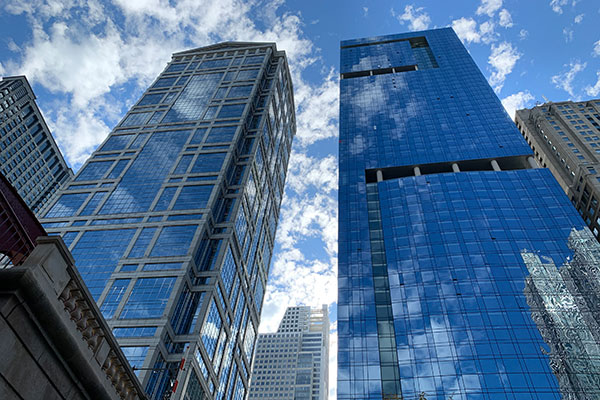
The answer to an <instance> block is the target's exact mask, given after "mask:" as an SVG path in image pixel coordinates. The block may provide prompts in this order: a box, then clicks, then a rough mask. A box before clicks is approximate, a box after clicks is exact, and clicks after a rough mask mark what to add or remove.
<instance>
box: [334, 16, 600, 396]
mask: <svg viewBox="0 0 600 400" xmlns="http://www.w3.org/2000/svg"><path fill="white" fill-rule="evenodd" d="M340 86H341V87H340V144H339V149H340V177H339V179H340V191H339V217H340V223H339V271H338V274H339V275H338V279H339V299H338V335H339V338H338V339H339V351H338V399H340V400H343V399H378V400H381V399H382V398H383V399H415V400H416V399H427V400H434V399H435V400H442V399H444V400H447V399H453V400H459V399H460V400H467V399H468V400H475V399H477V400H480V399H503V400H506V399H514V400H516V399H519V400H521V399H529V400H532V399H539V400H542V399H544V400H546V399H561V398H564V399H592V398H600V384H599V383H600V358H599V356H600V352H598V345H597V344H598V343H600V341H599V338H598V333H597V331H595V330H596V329H597V328H598V326H599V325H598V322H599V321H600V319H598V317H597V316H596V314H597V312H596V311H595V310H597V309H598V301H597V300H598V298H599V297H598V294H599V293H600V291H598V284H597V278H596V277H598V276H600V274H599V273H598V266H597V265H596V264H594V263H593V262H592V261H590V260H595V259H596V258H595V257H596V254H597V251H598V249H597V247H594V246H596V245H595V244H593V241H594V239H593V236H591V233H590V232H589V231H588V230H587V228H585V225H584V222H583V221H582V220H581V218H580V217H579V216H578V215H577V212H576V211H575V210H574V208H573V207H572V205H571V204H570V202H569V200H568V198H567V197H566V196H565V195H564V193H563V192H562V190H561V188H560V186H559V185H558V183H557V182H556V181H555V179H554V178H553V177H552V175H551V173H550V172H549V171H548V170H547V169H541V168H537V164H535V161H534V160H533V158H532V153H531V150H530V148H529V146H528V145H527V143H526V142H525V141H524V140H523V138H522V137H521V135H520V133H519V131H518V130H517V128H516V127H515V124H514V123H513V122H512V121H511V119H510V118H509V116H508V115H507V114H506V112H505V111H504V109H503V107H502V104H501V103H500V101H499V100H498V98H497V97H496V95H495V94H494V92H493V90H492V89H491V88H490V86H489V85H488V83H487V82H486V80H485V78H484V76H483V75H482V74H481V72H480V71H479V70H478V68H477V66H476V65H475V63H474V62H473V60H472V59H471V57H470V56H469V54H468V53H467V51H466V49H465V48H464V47H463V45H462V44H461V42H460V40H459V39H458V37H457V36H456V34H455V33H454V32H453V31H452V29H450V28H447V29H439V30H431V31H424V32H416V33H410V34H400V35H391V36H384V37H374V38H367V39H358V40H348V41H344V42H342V43H341V83H340ZM592 254H594V255H593V257H592ZM585 260H587V262H586V261H585Z"/></svg>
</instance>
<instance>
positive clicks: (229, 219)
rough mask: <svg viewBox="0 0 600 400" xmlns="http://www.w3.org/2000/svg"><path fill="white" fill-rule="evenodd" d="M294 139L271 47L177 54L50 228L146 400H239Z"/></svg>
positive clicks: (66, 194) (47, 222)
mask: <svg viewBox="0 0 600 400" xmlns="http://www.w3.org/2000/svg"><path fill="white" fill-rule="evenodd" d="M294 134H295V115H294V102H293V97H292V83H291V79H290V75H289V70H288V66H287V61H286V57H285V53H284V52H283V51H278V50H277V48H276V46H275V44H274V43H235V42H227V43H221V44H216V45H213V46H208V47H202V48H198V49H194V50H189V51H184V52H181V53H176V54H174V55H173V58H172V60H171V63H169V65H168V66H167V67H166V69H165V70H164V71H163V72H162V73H161V74H160V76H159V77H158V78H157V79H156V81H155V82H154V83H153V84H152V85H151V86H150V88H148V90H147V91H146V92H145V93H144V94H143V96H142V97H141V99H140V100H139V101H138V102H137V103H136V104H135V105H134V106H133V107H132V108H131V110H130V111H129V112H128V113H127V115H126V116H125V117H124V118H123V120H122V121H121V122H120V123H119V124H118V125H117V127H116V128H115V129H114V130H113V131H112V132H111V134H110V135H109V136H108V138H107V139H106V140H105V141H104V143H103V144H102V145H101V146H100V147H99V148H98V149H97V150H96V151H95V152H94V153H93V154H92V156H91V157H90V159H89V160H88V161H87V162H86V163H85V165H84V166H83V167H82V168H81V170H80V171H79V172H78V174H77V175H76V177H75V179H74V180H73V181H72V182H71V183H70V184H69V186H68V187H66V188H65V189H64V190H62V191H61V192H60V196H58V197H57V198H56V200H55V201H54V202H53V203H52V204H50V205H49V207H47V209H46V211H45V214H44V217H45V219H44V220H43V221H42V222H43V223H44V226H45V227H46V229H47V230H48V231H49V232H54V233H59V234H61V235H62V237H63V240H64V241H65V243H66V244H67V245H68V246H69V249H70V250H71V252H72V254H73V257H74V259H75V263H76V265H77V268H78V270H79V272H80V274H81V275H82V277H83V279H84V281H85V282H86V284H87V286H88V288H89V290H90V292H91V294H92V296H93V297H94V299H95V300H96V302H97V303H98V305H99V307H100V310H101V312H102V313H103V315H104V317H105V318H106V320H107V321H108V324H109V325H110V326H111V328H112V329H113V333H114V335H115V336H116V338H117V340H118V341H119V344H120V346H121V348H122V350H123V352H124V353H125V355H126V356H127V357H128V359H129V361H130V363H131V364H132V365H133V366H134V367H135V368H136V369H137V373H138V377H139V379H140V381H141V383H142V386H143V387H144V388H145V390H146V392H147V393H148V396H149V397H150V398H152V399H157V400H158V399H164V398H169V397H170V398H177V399H205V398H207V399H213V398H214V399H224V398H226V399H236V400H237V399H243V398H244V397H245V396H246V393H247V389H248V379H249V372H250V368H251V364H252V354H253V350H254V344H255V341H256V332H257V329H258V324H259V320H260V311H261V306H262V302H263V294H264V289H265V285H266V280H267V276H268V268H269V262H270V259H271V253H272V249H273V240H274V238H275V230H276V227H277V220H278V215H279V206H280V203H281V197H282V194H283V187H284V181H285V176H286V170H287V164H288V157H289V152H290V147H291V141H292V138H293V136H294Z"/></svg>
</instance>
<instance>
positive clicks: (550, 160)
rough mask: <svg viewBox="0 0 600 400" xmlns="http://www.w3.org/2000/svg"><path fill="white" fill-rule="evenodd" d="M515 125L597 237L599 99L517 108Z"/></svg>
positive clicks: (599, 235)
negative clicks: (523, 108)
mask: <svg viewBox="0 0 600 400" xmlns="http://www.w3.org/2000/svg"><path fill="white" fill-rule="evenodd" d="M516 122H517V127H518V128H519V130H520V131H521V134H522V135H523V137H524V138H525V140H527V143H529V146H530V147H531V148H532V150H533V151H534V152H535V156H536V158H537V159H538V161H539V163H540V164H542V165H543V166H544V167H548V169H549V170H550V171H551V172H552V174H553V175H554V177H555V178H556V179H557V180H558V183H560V186H561V187H562V188H563V190H564V191H565V193H566V194H567V196H569V198H570V199H571V201H572V202H573V204H574V205H575V207H576V208H577V211H579V214H581V216H582V217H583V219H584V220H585V223H586V224H587V225H588V226H589V227H590V230H591V231H592V232H593V233H594V236H596V238H597V239H598V240H600V214H599V213H598V211H599V206H598V202H599V201H600V100H589V101H582V102H578V103H574V102H572V101H565V102H560V103H551V102H550V103H546V104H542V105H540V106H536V107H533V108H532V109H529V110H527V109H525V110H518V111H517V113H516Z"/></svg>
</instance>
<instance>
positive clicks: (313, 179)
mask: <svg viewBox="0 0 600 400" xmlns="http://www.w3.org/2000/svg"><path fill="white" fill-rule="evenodd" d="M337 184H338V165H337V158H336V157H335V156H334V155H328V156H326V157H325V158H320V159H319V158H316V157H311V156H309V155H307V154H306V153H300V152H297V151H293V152H292V155H291V157H290V163H289V166H288V177H287V179H286V187H288V188H290V189H292V190H293V191H295V192H296V193H303V192H305V191H306V190H307V189H308V188H309V187H310V186H313V187H314V188H318V190H319V191H320V192H324V193H330V192H332V191H334V190H337Z"/></svg>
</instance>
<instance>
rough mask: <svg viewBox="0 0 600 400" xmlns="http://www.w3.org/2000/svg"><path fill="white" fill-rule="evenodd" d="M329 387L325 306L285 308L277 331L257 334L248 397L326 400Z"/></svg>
mask: <svg viewBox="0 0 600 400" xmlns="http://www.w3.org/2000/svg"><path fill="white" fill-rule="evenodd" d="M328 389H329V314H328V312H327V306H326V305H324V306H323V307H321V308H316V309H311V308H310V307H306V306H299V307H288V309H287V310H286V311H285V315H284V316H283V319H282V320H281V324H279V329H277V332H275V333H261V334H260V335H258V342H257V344H256V357H255V360H254V365H253V367H252V380H251V384H250V395H249V396H248V400H258V399H263V398H276V399H281V400H285V399H287V400H326V399H327V397H328Z"/></svg>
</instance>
